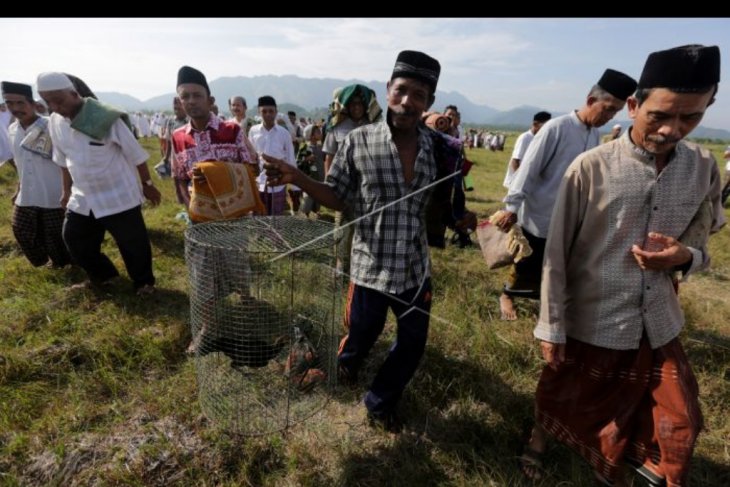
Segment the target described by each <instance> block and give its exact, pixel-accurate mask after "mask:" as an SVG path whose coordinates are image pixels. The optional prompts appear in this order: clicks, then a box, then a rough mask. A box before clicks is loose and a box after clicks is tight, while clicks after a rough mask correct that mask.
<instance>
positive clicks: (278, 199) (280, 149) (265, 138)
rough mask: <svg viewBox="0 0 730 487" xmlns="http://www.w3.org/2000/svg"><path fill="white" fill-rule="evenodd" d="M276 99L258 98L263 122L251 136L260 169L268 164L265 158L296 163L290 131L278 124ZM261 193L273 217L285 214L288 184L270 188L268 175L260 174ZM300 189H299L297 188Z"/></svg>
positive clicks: (254, 129)
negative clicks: (285, 190) (285, 189)
mask: <svg viewBox="0 0 730 487" xmlns="http://www.w3.org/2000/svg"><path fill="white" fill-rule="evenodd" d="M277 113H278V110H277V108H276V100H274V98H273V97H271V96H262V97H261V98H259V115H260V116H261V120H262V122H261V123H260V124H258V125H254V126H253V127H251V131H250V132H249V134H248V137H249V140H250V141H251V144H253V146H254V148H255V150H256V153H257V154H258V155H259V160H260V164H261V167H263V164H264V163H265V158H264V155H266V156H269V157H273V158H276V159H280V160H283V161H286V163H287V164H290V165H291V166H293V167H296V165H297V162H296V158H295V156H294V145H293V144H292V138H291V134H290V133H289V131H288V130H287V129H285V128H284V127H282V126H280V125H279V124H277V123H276V115H277ZM258 185H259V194H260V195H261V200H262V201H263V202H264V206H266V211H267V213H268V214H270V215H282V214H284V207H285V206H286V193H285V192H284V188H286V185H285V184H277V185H273V186H272V185H271V184H270V182H269V181H268V180H267V176H266V173H265V172H264V171H261V174H259V177H258ZM296 189H299V188H296Z"/></svg>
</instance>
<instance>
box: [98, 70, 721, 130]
mask: <svg viewBox="0 0 730 487" xmlns="http://www.w3.org/2000/svg"><path fill="white" fill-rule="evenodd" d="M354 83H359V84H364V85H366V86H369V87H370V88H372V89H373V90H375V93H376V95H377V99H378V100H379V102H380V105H381V106H383V107H384V106H385V101H384V100H385V93H386V88H385V83H384V82H382V81H362V80H356V79H349V80H343V79H335V78H300V77H299V76H295V75H285V76H273V75H266V76H253V77H244V76H236V77H222V78H218V79H216V80H213V81H210V82H209V83H208V85H209V86H210V90H211V94H212V95H213V96H214V97H215V98H216V100H217V104H218V106H219V108H220V109H221V111H222V112H223V113H228V99H229V98H230V97H231V96H237V95H242V96H244V97H245V98H246V101H247V104H248V107H249V109H248V115H249V116H251V115H253V114H254V113H255V108H256V103H257V100H258V97H260V96H262V95H271V96H273V97H274V99H276V101H277V103H278V104H279V109H280V111H285V110H294V111H296V112H297V115H298V116H311V117H313V118H315V119H317V118H322V117H323V116H324V114H326V107H327V105H329V103H330V101H331V100H332V92H333V91H334V90H335V89H336V88H339V87H342V86H346V85H349V84H354ZM97 96H98V97H99V99H101V100H102V101H104V102H106V103H108V104H110V105H114V106H117V107H120V108H123V109H125V110H128V111H141V110H153V111H158V110H171V109H172V99H173V97H174V96H175V93H174V92H173V91H170V92H169V93H165V94H164V95H159V96H156V97H154V98H150V99H148V100H144V101H142V100H138V99H137V98H135V97H133V96H130V95H126V94H122V93H117V92H97ZM446 105H456V106H457V107H458V108H459V112H461V120H462V123H464V124H474V125H486V126H489V127H495V128H502V129H506V130H524V129H526V128H527V127H528V126H529V125H530V123H531V122H532V116H533V115H534V114H535V112H538V111H540V110H544V108H540V107H536V106H529V105H523V106H519V107H516V108H513V109H511V110H505V111H500V110H497V109H495V108H492V107H490V106H487V105H479V104H476V103H473V102H471V101H470V100H469V99H468V98H466V97H465V96H464V95H462V94H461V93H459V92H456V91H450V92H449V91H437V92H436V102H435V103H434V106H433V108H434V109H435V110H438V111H443V110H444V107H446ZM558 115H561V113H555V112H554V113H553V117H555V116H558ZM614 123H619V124H621V125H622V126H623V127H624V128H625V127H628V126H629V125H631V122H629V121H627V120H624V121H621V120H619V121H616V122H612V123H609V124H607V125H606V126H605V127H603V129H602V132H608V131H609V130H610V127H611V126H612V125H613V124H614ZM692 136H693V137H696V138H707V139H723V140H730V131H728V130H724V129H714V128H709V127H704V126H699V127H697V128H696V129H695V130H694V131H693V132H692Z"/></svg>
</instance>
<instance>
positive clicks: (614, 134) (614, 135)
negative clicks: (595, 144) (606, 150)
mask: <svg viewBox="0 0 730 487" xmlns="http://www.w3.org/2000/svg"><path fill="white" fill-rule="evenodd" d="M619 136H621V124H620V123H617V124H616V125H614V126H613V127H611V131H610V132H609V133H607V134H606V135H604V136H603V137H601V144H605V143H606V142H611V141H612V140H616V139H618V138H619Z"/></svg>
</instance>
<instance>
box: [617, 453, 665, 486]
mask: <svg viewBox="0 0 730 487" xmlns="http://www.w3.org/2000/svg"><path fill="white" fill-rule="evenodd" d="M626 464H627V465H628V466H629V467H631V468H632V469H633V470H634V472H636V473H638V474H639V475H641V476H642V477H643V478H644V480H646V482H647V483H648V484H649V485H650V486H652V487H664V486H666V485H667V481H666V479H665V478H664V477H662V476H660V475H658V474H656V473H654V472H653V471H652V470H651V469H649V467H647V466H646V464H645V463H640V462H638V461H636V460H634V459H629V458H627V459H626Z"/></svg>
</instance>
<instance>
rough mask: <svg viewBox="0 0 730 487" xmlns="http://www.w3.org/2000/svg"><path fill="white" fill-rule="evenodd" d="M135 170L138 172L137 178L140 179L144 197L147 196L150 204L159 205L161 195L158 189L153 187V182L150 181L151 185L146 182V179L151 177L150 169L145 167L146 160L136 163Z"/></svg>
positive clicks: (148, 179)
mask: <svg viewBox="0 0 730 487" xmlns="http://www.w3.org/2000/svg"><path fill="white" fill-rule="evenodd" d="M137 172H138V173H139V178H140V179H141V180H142V194H143V195H144V197H145V198H147V200H148V201H149V202H150V203H151V204H152V206H157V205H159V204H160V200H161V199H162V195H161V194H160V192H159V190H158V189H157V188H155V184H154V183H152V184H151V185H148V184H147V181H152V178H151V177H150V171H149V169H147V161H145V162H143V163H142V164H138V165H137Z"/></svg>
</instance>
